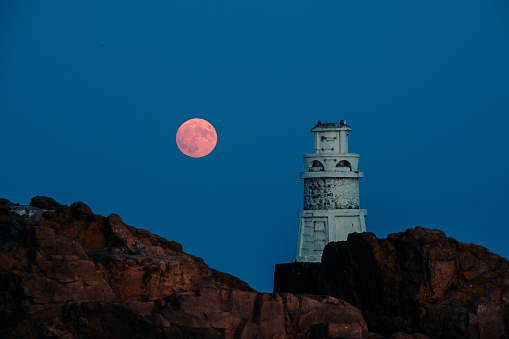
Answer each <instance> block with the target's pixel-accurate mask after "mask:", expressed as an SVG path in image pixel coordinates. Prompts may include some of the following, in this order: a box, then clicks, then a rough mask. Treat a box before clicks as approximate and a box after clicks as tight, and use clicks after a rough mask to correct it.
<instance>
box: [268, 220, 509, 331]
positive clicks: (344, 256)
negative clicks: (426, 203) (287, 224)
mask: <svg viewBox="0 0 509 339" xmlns="http://www.w3.org/2000/svg"><path fill="white" fill-rule="evenodd" d="M285 265H290V266H291V267H290V268H292V269H294V270H295V269H296V267H293V266H292V265H291V264H285ZM290 268H288V267H285V266H281V267H280V268H279V271H281V272H280V274H279V276H278V275H277V274H276V278H278V277H279V279H281V281H280V285H281V286H280V287H279V288H278V290H277V291H278V292H299V293H302V292H305V290H306V289H310V290H313V291H315V292H316V293H321V294H326V295H330V296H334V297H336V298H340V299H342V300H345V301H347V302H349V303H351V304H352V305H354V306H356V307H358V308H360V309H361V310H362V312H363V315H364V319H365V320H366V322H367V324H368V328H369V329H370V331H373V332H377V333H382V334H386V335H388V334H391V333H394V332H396V331H403V332H407V333H410V332H420V333H425V334H427V335H430V336H434V337H440V338H486V339H491V338H508V337H509V329H508V323H509V261H508V260H507V259H505V258H502V257H500V256H498V255H496V254H494V253H491V252H489V251H488V250H487V249H486V248H483V247H480V246H477V245H474V244H463V243H460V242H458V241H456V240H455V239H453V238H447V237H446V236H445V234H444V232H442V231H439V230H430V229H425V228H422V227H416V228H415V229H409V230H407V231H406V232H401V233H397V234H390V235H389V236H388V237H387V239H377V238H376V237H375V235H374V234H373V233H362V234H358V233H354V234H350V236H349V237H348V240H347V241H342V242H334V243H330V244H328V245H327V247H326V248H325V250H324V253H323V256H322V263H321V265H320V268H319V273H318V275H319V277H318V278H317V279H315V280H314V281H315V282H312V284H316V285H312V286H306V287H305V288H302V286H295V285H292V284H288V281H290V282H291V280H290V279H288V276H286V277H285V276H284V274H287V275H290V276H292V275H293V276H294V275H295V273H294V272H291V271H290ZM277 269H278V268H277ZM297 269H298V268H297ZM314 270H315V271H316V268H314ZM276 273H278V272H277V271H276ZM299 273H300V274H301V275H302V274H303V275H306V274H308V273H306V272H305V270H304V269H303V270H301V272H299ZM309 274H313V273H309ZM315 274H316V273H315ZM283 285H284V286H283ZM275 286H276V285H275ZM278 286H279V285H278ZM296 288H299V289H298V290H297V289H296Z"/></svg>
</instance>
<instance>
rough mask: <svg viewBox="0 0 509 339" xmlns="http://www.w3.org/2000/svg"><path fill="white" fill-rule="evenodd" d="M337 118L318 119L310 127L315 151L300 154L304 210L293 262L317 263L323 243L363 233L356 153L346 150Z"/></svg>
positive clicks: (345, 134) (364, 213)
mask: <svg viewBox="0 0 509 339" xmlns="http://www.w3.org/2000/svg"><path fill="white" fill-rule="evenodd" d="M351 130H352V129H351V128H350V127H349V126H347V125H346V122H345V121H343V120H341V122H340V123H339V124H337V123H325V124H322V123H321V122H320V121H319V122H318V124H317V125H316V126H315V127H313V128H312V129H311V132H313V133H314V137H315V151H314V153H313V154H304V156H303V158H304V172H302V173H301V174H300V178H301V179H304V209H303V210H302V211H300V212H299V237H298V239H297V253H296V255H295V258H294V262H320V261H321V258H322V252H323V250H324V248H325V245H326V244H328V243H329V242H331V241H341V240H346V239H347V237H348V234H349V233H353V232H365V231H366V224H365V222H364V217H365V216H367V210H365V209H360V208H359V178H362V177H363V176H364V173H362V172H360V171H359V168H358V164H359V155H358V154H352V153H348V132H349V131H351Z"/></svg>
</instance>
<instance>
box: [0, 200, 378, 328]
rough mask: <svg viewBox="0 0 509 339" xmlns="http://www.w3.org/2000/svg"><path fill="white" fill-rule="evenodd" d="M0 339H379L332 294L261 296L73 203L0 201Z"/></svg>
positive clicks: (178, 250) (175, 248) (169, 244)
mask: <svg viewBox="0 0 509 339" xmlns="http://www.w3.org/2000/svg"><path fill="white" fill-rule="evenodd" d="M0 337H1V338H34V337H40V338H45V337H59V338H113V337H117V338H118V337H121V338H125V337H130V338H304V337H308V338H332V337H351V338H361V337H365V338H368V337H376V334H373V333H371V332H368V331H367V326H366V323H365V322H364V319H363V317H362V314H361V311H360V310H359V309H357V308H355V307H353V306H351V305H350V304H348V303H347V302H344V301H342V300H338V299H336V298H333V297H325V296H311V295H298V296H295V295H292V294H277V293H274V294H267V293H257V292H256V291H254V290H253V289H251V288H250V287H249V286H248V285H247V284H246V283H245V282H243V281H241V280H240V279H238V278H235V277H233V276H231V275H228V274H225V273H222V272H219V271H216V270H213V269H210V268H209V267H208V266H207V265H206V264H205V263H204V262H203V260H202V259H201V258H197V257H195V256H192V255H190V254H187V253H185V252H183V251H182V246H181V245H180V244H178V243H176V242H174V241H167V240H165V239H163V238H161V237H158V236H156V235H154V234H151V233H150V232H148V231H146V230H142V229H136V228H134V227H131V226H128V225H125V224H124V223H123V222H122V219H121V218H120V217H119V216H118V215H115V214H112V215H110V216H108V217H103V216H100V215H96V214H94V213H93V212H92V211H91V209H90V208H89V207H88V206H87V205H85V204H83V203H81V202H77V203H74V204H72V205H71V206H65V205H61V204H58V203H57V202H55V201H54V200H53V199H51V198H47V197H35V198H34V199H33V200H32V202H31V204H30V206H22V205H16V204H12V203H11V202H10V201H8V200H6V199H1V200H0Z"/></svg>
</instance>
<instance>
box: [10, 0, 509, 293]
mask: <svg viewBox="0 0 509 339" xmlns="http://www.w3.org/2000/svg"><path fill="white" fill-rule="evenodd" d="M0 116H1V129H0V131H1V133H0V145H1V146H2V165H1V166H0V178H1V179H0V180H1V185H0V193H1V194H0V195H1V196H2V197H5V198H7V199H9V200H11V201H13V202H18V203H22V204H27V203H28V202H29V201H30V199H31V198H32V197H33V196H35V195H47V196H51V197H53V198H55V199H56V200H57V201H59V202H61V203H65V204H71V203H73V202H74V201H77V200H82V201H83V202H85V203H87V204H88V205H89V206H90V207H91V208H92V209H93V211H94V212H96V213H100V214H103V215H108V214H110V213H118V214H120V215H121V216H122V217H123V219H124V221H125V222H126V223H127V224H130V225H133V226H136V227H139V228H145V229H148V230H150V231H151V232H153V233H156V234H159V235H161V236H163V237H165V238H167V239H172V240H176V241H178V242H180V243H182V244H183V246H184V250H185V251H187V252H189V253H191V254H194V255H197V256H201V257H204V259H205V261H206V262H207V263H208V264H209V265H210V266H211V267H213V268H216V269H219V270H222V271H225V272H228V273H230V274H233V275H235V276H238V277H240V278H242V279H244V280H246V281H247V282H248V283H250V284H251V285H252V286H253V287H254V288H255V289H257V290H260V291H262V292H269V291H271V290H272V279H273V276H272V274H273V269H274V265H275V264H276V263H283V262H290V261H291V260H292V257H293V256H294V254H295V247H296V240H297V226H298V218H297V213H298V211H299V210H300V209H301V208H302V207H303V182H302V180H300V179H298V174H299V172H300V171H302V166H303V165H302V155H303V154H304V153H311V152H312V151H313V137H312V134H311V133H310V131H309V130H310V129H311V128H312V127H313V126H314V125H315V124H316V122H317V121H318V120H321V121H328V122H339V120H341V119H346V120H347V123H348V125H350V126H351V127H352V128H353V131H352V132H350V147H349V148H350V152H352V153H359V154H360V164H359V167H360V169H361V170H362V171H364V174H365V178H364V179H361V187H360V189H361V200H360V201H361V208H366V209H368V218H367V219H366V226H367V229H368V231H371V232H374V233H375V234H376V235H377V236H379V237H384V236H385V235H387V234H388V233H393V232H399V231H404V230H405V229H407V228H409V227H414V226H416V225H421V226H424V227H428V228H439V229H442V230H444V231H445V232H446V234H447V235H448V236H452V237H454V238H456V239H458V240H460V241H463V242H473V243H476V244H479V245H482V246H485V247H488V248H489V249H490V250H491V251H493V252H495V253H498V254H501V255H503V256H505V257H508V256H509V249H508V247H507V237H508V235H509V232H508V230H507V227H508V221H507V220H508V219H509V208H508V203H509V199H508V192H509V179H508V176H507V174H506V171H507V169H508V168H509V159H508V154H509V152H508V146H509V133H508V131H507V129H508V126H509V1H507V0H475V1H474V0H448V1H438V0H432V1H429V0H427V1H380V0H369V1H346V0H334V1H309V0H306V1H299V0H292V1H250V2H248V1H167V0H164V1H155V0H151V1H126V0H122V1H91V0H88V1H23V0H2V1H1V2H0ZM191 118H202V119H206V120H207V121H209V122H210V123H212V124H213V125H214V127H215V129H216V131H217V133H218V144H217V147H216V149H215V150H214V151H213V152H212V153H211V154H210V155H208V156H206V157H205V158H201V159H193V158H189V157H187V156H185V155H183V154H182V153H181V152H180V151H179V149H178V148H177V146H176V144H175V134H176V132H177V129H178V127H179V126H180V124H182V123H183V122H184V121H186V120H188V119H191Z"/></svg>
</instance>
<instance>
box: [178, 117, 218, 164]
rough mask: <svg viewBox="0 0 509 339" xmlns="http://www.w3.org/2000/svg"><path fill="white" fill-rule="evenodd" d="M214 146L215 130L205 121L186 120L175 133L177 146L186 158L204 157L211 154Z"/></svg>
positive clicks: (215, 141)
mask: <svg viewBox="0 0 509 339" xmlns="http://www.w3.org/2000/svg"><path fill="white" fill-rule="evenodd" d="M216 144H217V133H216V130H215V129H214V126H212V125H211V124H210V123H209V122H208V121H206V120H203V119H190V120H187V121H186V122H184V123H183V124H182V125H181V126H180V127H179V129H178V131H177V146H178V148H179V149H180V150H181V151H182V153H184V154H185V155H187V156H190V157H193V158H201V157H204V156H206V155H207V154H209V153H210V152H212V150H213V149H214V147H216Z"/></svg>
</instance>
